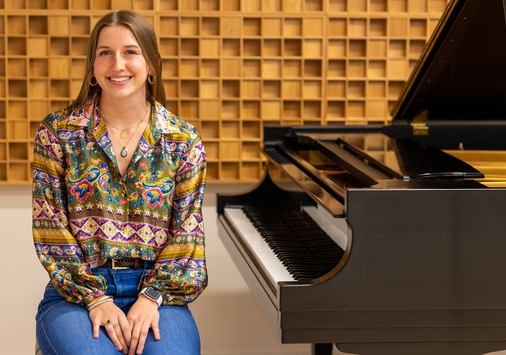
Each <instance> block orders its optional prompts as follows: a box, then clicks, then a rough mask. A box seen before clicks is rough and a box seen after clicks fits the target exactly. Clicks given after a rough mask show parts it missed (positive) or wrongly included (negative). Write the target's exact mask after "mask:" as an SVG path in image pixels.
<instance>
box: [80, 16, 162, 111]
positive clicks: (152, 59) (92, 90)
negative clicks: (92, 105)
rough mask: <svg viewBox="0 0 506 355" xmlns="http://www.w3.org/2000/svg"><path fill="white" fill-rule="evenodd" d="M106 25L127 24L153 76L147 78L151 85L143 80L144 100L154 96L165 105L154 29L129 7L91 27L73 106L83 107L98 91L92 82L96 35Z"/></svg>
mask: <svg viewBox="0 0 506 355" xmlns="http://www.w3.org/2000/svg"><path fill="white" fill-rule="evenodd" d="M107 26H126V27H128V28H129V29H130V30H131V31H132V33H133V34H134V36H135V38H136V39H137V42H138V43H139V46H140V47H141V50H142V54H143V56H144V58H145V59H146V63H147V64H148V66H149V68H150V69H151V71H152V74H153V78H152V80H150V81H151V82H153V84H150V83H149V82H148V81H147V80H146V99H147V100H148V101H152V100H153V99H154V100H156V101H158V102H160V103H161V104H162V105H164V106H165V103H166V102H165V100H166V99H165V89H164V86H163V82H162V59H161V56H160V52H159V51H158V44H157V42H156V34H155V30H154V29H153V27H152V26H151V24H150V23H149V22H148V21H147V20H146V19H145V18H144V17H142V16H141V15H139V14H138V13H136V12H133V11H130V10H121V11H118V12H110V13H108V14H107V15H105V16H104V17H102V18H101V19H100V20H99V21H98V22H97V24H96V25H95V27H93V30H92V31H91V35H90V39H89V42H88V55H87V58H86V69H85V73H84V80H83V83H82V85H81V90H80V91H79V95H78V96H77V98H76V99H75V101H74V102H73V105H74V106H78V107H79V106H82V105H84V103H85V102H86V101H87V100H88V99H89V98H91V97H93V96H94V95H96V94H100V90H101V88H100V86H99V85H91V84H92V82H91V79H92V76H93V64H94V63H95V57H96V49H97V42H98V36H99V35H100V31H102V29H103V28H104V27H107ZM95 80H96V79H95Z"/></svg>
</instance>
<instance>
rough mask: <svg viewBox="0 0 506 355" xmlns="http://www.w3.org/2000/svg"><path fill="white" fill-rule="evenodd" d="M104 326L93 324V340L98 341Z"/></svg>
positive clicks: (97, 323) (98, 323)
mask: <svg viewBox="0 0 506 355" xmlns="http://www.w3.org/2000/svg"><path fill="white" fill-rule="evenodd" d="M101 326H102V324H100V322H96V321H95V322H93V338H95V339H98V337H99V335H100V327H101Z"/></svg>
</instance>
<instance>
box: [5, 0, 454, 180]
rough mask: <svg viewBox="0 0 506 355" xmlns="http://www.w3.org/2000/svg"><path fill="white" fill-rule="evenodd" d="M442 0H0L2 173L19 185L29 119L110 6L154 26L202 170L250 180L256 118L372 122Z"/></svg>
mask: <svg viewBox="0 0 506 355" xmlns="http://www.w3.org/2000/svg"><path fill="white" fill-rule="evenodd" d="M446 4H447V0H0V183H30V181H31V163H30V162H31V159H32V149H33V144H32V140H33V137H34V135H35V132H36V129H37V127H38V124H39V122H40V120H41V119H42V118H43V117H44V116H45V115H46V114H47V113H48V112H50V111H52V110H55V109H57V108H61V107H64V106H66V105H68V104H69V103H70V102H71V100H72V99H73V98H75V96H76V95H77V93H78V91H79V88H80V84H81V80H82V76H83V71H84V64H85V58H86V47H87V42H88V36H89V33H90V31H91V29H92V27H93V25H94V24H95V23H96V21H97V20H98V19H99V18H100V17H101V16H103V15H104V14H105V13H107V12H109V11H115V10H119V9H131V10H135V11H138V12H140V13H141V14H143V15H144V16H145V17H146V18H147V19H148V21H150V22H151V23H152V24H153V26H154V28H155V30H156V32H157V34H158V40H159V45H160V51H161V54H162V58H163V71H164V73H163V75H164V84H165V87H166V91H167V96H168V109H169V110H171V111H173V112H174V113H176V114H177V115H179V116H181V117H183V118H185V119H186V120H188V121H189V122H191V123H193V124H194V125H195V126H196V127H197V128H198V129H199V131H200V132H201V134H202V136H203V139H204V141H205V144H206V149H207V153H208V157H209V171H208V176H209V181H212V182H231V181H235V182H240V181H257V180H258V179H259V178H260V176H261V174H262V170H263V164H264V161H263V158H262V156H261V154H260V153H259V149H260V148H261V145H262V139H263V137H262V128H263V125H265V124H281V125H348V124H354V125H355V124H361V125H362V124H363V125H366V124H378V123H380V124H383V123H387V122H388V121H389V119H390V117H389V111H390V109H391V107H392V105H393V103H394V102H395V101H396V99H397V96H398V95H399V93H400V91H401V89H402V87H403V85H404V82H405V80H406V78H407V77H408V75H409V73H410V71H411V70H412V68H413V66H414V64H415V62H416V61H417V59H418V57H419V55H420V54H421V52H422V50H423V47H424V45H425V43H426V41H427V39H428V37H429V36H430V34H431V32H432V31H433V29H434V27H435V25H436V23H437V21H438V19H439V17H440V15H441V13H442V12H443V10H444V8H445V6H446Z"/></svg>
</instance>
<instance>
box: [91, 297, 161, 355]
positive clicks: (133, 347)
mask: <svg viewBox="0 0 506 355" xmlns="http://www.w3.org/2000/svg"><path fill="white" fill-rule="evenodd" d="M89 316H90V319H91V323H92V324H93V338H95V339H96V338H98V337H99V330H100V327H104V328H105V330H106V331H107V334H108V335H109V338H110V339H111V341H112V342H113V344H114V346H115V347H116V349H118V350H120V351H121V352H123V354H128V355H134V354H142V351H143V350H144V345H145V343H146V338H147V336H148V332H149V329H150V328H151V329H153V335H154V338H155V340H160V329H159V328H158V322H159V320H160V314H159V312H158V305H157V304H156V303H155V302H153V301H150V300H149V299H147V298H146V297H139V298H138V299H137V301H136V302H135V303H134V304H133V306H132V308H130V311H128V314H127V315H125V313H123V311H122V310H121V309H120V308H119V307H117V306H116V305H115V304H114V303H113V302H106V303H104V304H101V305H100V306H98V307H95V308H93V309H92V310H91V311H90V313H89Z"/></svg>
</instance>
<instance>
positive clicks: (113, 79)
mask: <svg viewBox="0 0 506 355" xmlns="http://www.w3.org/2000/svg"><path fill="white" fill-rule="evenodd" d="M128 79H130V77H124V78H111V81H126V80H128Z"/></svg>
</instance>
